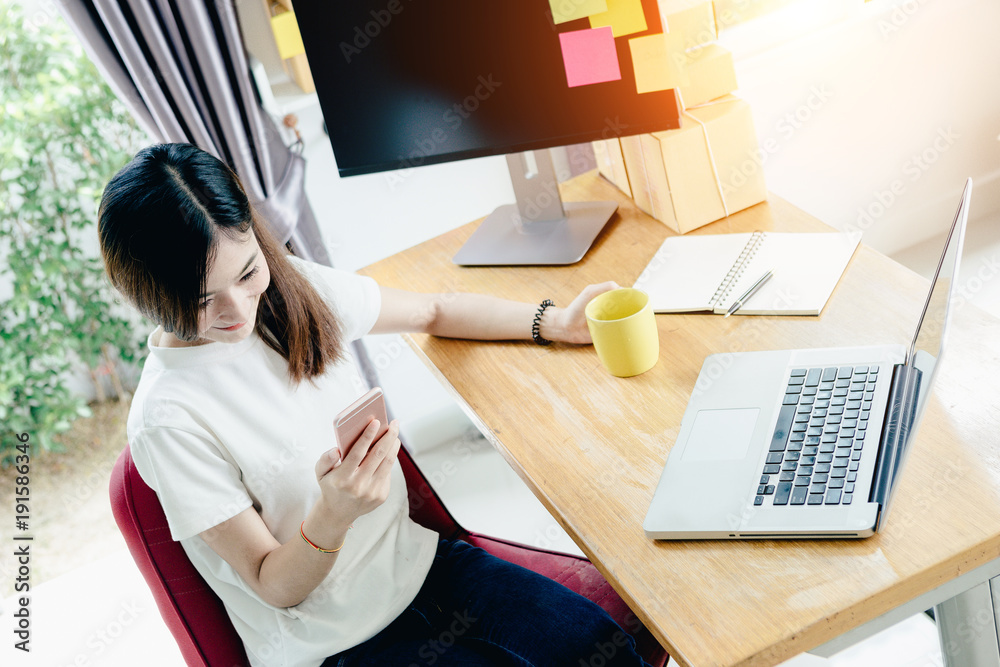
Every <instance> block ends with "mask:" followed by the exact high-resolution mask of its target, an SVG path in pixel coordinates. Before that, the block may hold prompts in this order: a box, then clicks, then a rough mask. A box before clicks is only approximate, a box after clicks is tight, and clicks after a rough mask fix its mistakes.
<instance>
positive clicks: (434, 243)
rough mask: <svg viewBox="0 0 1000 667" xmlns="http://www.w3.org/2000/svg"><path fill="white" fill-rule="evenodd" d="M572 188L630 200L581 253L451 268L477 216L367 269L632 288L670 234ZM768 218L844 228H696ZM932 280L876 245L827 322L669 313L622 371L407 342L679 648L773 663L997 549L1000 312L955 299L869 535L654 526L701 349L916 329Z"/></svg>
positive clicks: (451, 284) (578, 358)
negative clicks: (662, 531) (937, 364)
mask: <svg viewBox="0 0 1000 667" xmlns="http://www.w3.org/2000/svg"><path fill="white" fill-rule="evenodd" d="M563 196H564V200H566V201H572V200H587V199H613V200H616V201H618V202H619V210H618V213H617V214H616V215H615V216H614V217H613V218H612V220H611V222H610V223H609V224H608V226H607V227H606V228H605V230H604V231H603V232H602V234H601V236H600V237H599V238H598V240H597V242H596V244H595V245H594V247H593V248H592V249H591V250H590V252H589V253H588V254H587V256H586V257H585V258H584V259H583V260H582V261H581V262H579V263H577V264H574V265H571V266H566V267H521V268H508V267H502V268H492V267H490V268H484V267H474V268H468V267H459V266H455V265H454V264H452V263H451V257H452V256H453V255H454V254H455V252H456V251H457V250H458V248H459V247H460V246H461V245H462V243H463V242H464V241H465V239H466V238H468V236H469V235H470V234H471V232H472V231H473V229H474V228H475V225H476V223H470V224H469V225H466V226H464V227H461V228H459V229H456V230H454V231H452V232H449V233H446V234H443V235H441V236H439V237H437V238H434V239H431V240H430V241H427V242H425V243H423V244H421V245H419V246H416V247H414V248H411V249H409V250H406V251H404V252H401V253H399V254H397V255H394V256H392V257H390V258H387V259H385V260H382V261H380V262H378V263H376V264H373V265H371V266H369V267H366V268H365V269H364V270H362V271H361V273H364V274H367V275H370V276H373V277H375V278H376V279H377V280H378V281H379V282H380V283H381V284H384V285H387V286H391V287H398V288H402V289H409V290H415V291H429V292H447V291H470V292H483V293H489V294H494V295H497V296H501V297H506V298H511V299H519V300H524V301H529V302H535V303H537V302H540V301H541V300H542V299H545V298H551V299H553V300H554V301H555V302H556V303H557V304H560V305H565V304H567V303H569V301H570V300H571V299H572V298H573V297H574V296H575V295H576V294H577V293H578V292H579V291H580V290H581V289H582V288H583V287H584V286H586V285H587V284H589V283H595V282H602V281H605V280H615V281H617V282H618V283H619V284H621V285H623V286H628V285H631V284H632V283H633V282H634V281H635V279H636V278H637V277H638V275H639V274H640V273H641V271H642V269H643V268H644V267H645V266H646V264H647V263H648V262H649V261H650V260H651V258H652V257H653V255H654V253H655V251H656V250H657V248H658V247H659V245H660V243H661V242H662V241H663V239H665V238H666V237H667V236H668V235H672V234H673V232H671V231H670V230H668V229H667V228H666V227H665V226H664V225H662V224H661V223H659V222H657V221H656V220H653V219H652V218H650V217H648V216H646V215H645V214H643V213H642V212H640V211H638V210H637V209H636V208H635V207H634V205H633V204H632V202H631V200H630V199H628V198H626V197H625V196H624V195H622V194H621V193H620V192H619V191H618V190H617V189H615V188H614V187H613V186H611V185H610V184H609V183H607V182H606V181H605V180H603V179H602V178H601V177H599V176H597V175H596V172H591V173H588V174H584V175H583V176H580V177H577V178H576V179H573V180H572V181H570V182H568V183H567V184H564V186H563ZM957 201H958V193H957V191H956V203H957ZM942 224H943V222H942ZM757 229H761V230H774V231H803V232H810V231H829V230H830V229H829V228H828V227H827V226H826V225H824V224H823V223H821V222H819V221H818V220H816V219H814V218H812V217H810V216H809V215H807V214H805V213H804V212H802V211H800V210H799V209H797V208H795V207H794V206H792V205H790V204H788V203H787V202H785V201H783V200H781V199H779V198H777V197H773V196H772V197H771V198H770V200H769V201H768V202H765V203H762V204H759V205H757V206H754V207H752V208H750V209H747V210H745V211H742V212H740V213H737V214H734V215H732V216H730V217H729V218H726V219H724V220H721V221H719V222H716V223H714V224H712V225H709V226H707V227H703V228H701V229H699V230H697V231H695V232H692V234H718V233H727V232H747V231H753V230H757ZM972 268H973V269H974V267H972ZM966 275H972V273H967V274H966ZM927 286H928V282H927V280H925V279H924V278H922V277H920V276H918V275H917V274H915V273H913V272H911V271H910V270H908V269H906V268H904V267H903V266H901V265H899V264H897V263H896V262H894V261H892V260H890V259H889V258H887V257H885V256H883V255H881V254H879V253H878V252H876V251H874V250H872V249H871V248H869V247H867V246H865V245H864V244H862V246H861V247H860V248H859V249H858V252H857V253H856V254H855V256H854V258H853V260H852V261H851V264H850V265H849V267H848V269H847V271H846V273H845V275H844V277H843V278H842V280H841V281H840V283H839V285H838V287H837V289H836V291H835V292H834V294H833V296H832V297H831V299H830V301H829V303H828V304H827V306H826V308H825V309H824V311H823V313H822V315H821V316H820V317H788V316H782V317H756V316H746V317H738V316H737V317H731V318H727V319H723V318H722V317H721V316H718V315H708V314H697V315H693V314H692V315H657V316H656V320H657V326H658V329H659V335H660V359H659V361H658V363H657V365H656V366H655V367H654V368H653V369H652V370H650V371H648V372H646V373H644V374H642V375H640V376H637V377H633V378H626V379H622V378H615V377H612V376H611V375H609V374H608V373H607V372H605V370H604V368H603V367H602V366H601V364H600V362H599V361H598V359H597V356H596V354H595V352H594V350H593V348H592V347H590V346H583V347H573V346H568V345H558V344H556V345H552V346H549V347H540V346H537V345H534V344H533V343H530V342H500V343H479V342H470V341H460V340H447V339H441V338H434V337H431V336H426V335H409V336H407V337H406V338H407V340H408V342H409V343H410V345H411V346H412V347H413V348H414V349H415V350H416V352H417V353H418V355H420V356H421V357H422V358H423V360H424V361H425V362H426V363H427V364H428V365H429V367H430V368H431V369H432V370H433V371H434V372H435V373H436V375H437V376H438V378H439V379H440V380H441V382H442V383H443V384H444V385H445V386H447V387H448V388H450V390H451V392H452V393H453V394H454V396H455V397H456V398H457V400H458V401H459V403H460V404H461V405H462V407H463V409H465V411H466V412H467V413H468V414H469V415H470V417H471V418H472V419H473V420H474V421H475V423H476V424H477V425H478V426H479V427H480V428H481V429H482V430H483V432H484V433H485V434H486V436H487V437H488V438H489V439H490V440H491V441H492V442H493V444H494V446H495V447H496V448H497V449H498V450H499V451H500V453H501V454H502V455H503V456H504V458H505V459H506V460H507V461H508V463H509V464H510V465H511V466H512V467H513V468H514V469H515V470H516V471H517V472H518V474H519V475H520V476H521V477H522V479H523V480H524V481H525V483H526V484H527V485H528V486H529V487H530V488H531V489H532V491H533V492H534V493H535V495H536V496H537V497H538V498H539V499H540V500H541V501H542V502H543V503H544V505H545V507H546V508H547V509H548V510H549V512H551V513H552V515H553V516H554V517H555V518H556V519H557V520H558V521H559V523H560V524H561V525H562V526H563V528H565V529H566V531H567V532H568V533H569V534H570V536H571V537H572V538H573V539H574V540H575V541H576V543H577V544H578V545H579V546H580V548H581V549H582V550H583V551H584V553H586V554H587V556H588V557H589V558H590V559H591V560H592V561H593V562H594V563H595V565H596V566H597V567H598V568H599V569H600V571H601V572H602V573H603V574H604V575H605V576H606V577H607V578H608V580H609V581H610V582H611V583H612V585H613V586H614V587H615V589H616V590H617V591H618V592H619V593H620V594H621V595H622V597H623V598H624V599H625V600H626V601H627V602H628V603H629V605H630V606H631V607H632V609H633V610H634V611H635V612H636V614H637V615H638V616H639V618H641V619H642V621H643V622H644V623H646V625H647V626H648V627H649V628H650V629H651V630H652V632H653V633H654V635H655V636H656V637H657V638H658V639H659V640H660V642H661V643H662V644H663V645H664V646H665V647H666V648H667V650H668V651H669V652H670V654H671V655H672V656H673V658H674V659H675V660H676V661H677V662H678V663H680V664H682V665H696V666H698V667H702V666H705V665H772V664H776V663H779V662H781V661H783V660H785V659H788V658H790V657H792V656H794V655H796V654H798V653H801V652H802V651H805V650H807V649H810V648H812V647H815V646H817V645H819V644H821V643H823V642H825V641H828V640H830V639H832V638H834V637H836V636H838V635H840V634H842V633H843V632H845V631H847V630H849V629H851V628H853V627H855V626H858V625H860V624H862V623H864V622H866V621H868V620H871V619H873V618H875V617H877V616H878V615H880V614H882V613H884V612H886V611H888V610H890V609H892V608H894V607H896V606H897V605H899V604H901V603H903V602H905V601H907V600H910V599H912V598H914V597H916V596H917V595H919V594H921V593H924V592H926V591H928V590H930V589H933V588H935V587H936V586H938V585H940V584H942V583H944V582H946V581H949V580H951V579H953V578H955V577H956V576H958V575H960V574H962V573H964V572H967V571H969V570H971V569H973V568H974V567H976V566H978V565H982V564H984V563H987V562H989V561H991V560H993V559H995V558H997V557H998V556H1000V447H998V446H997V442H998V440H1000V438H998V435H997V434H998V433H1000V409H998V407H997V399H998V397H1000V378H998V370H1000V364H998V354H1000V321H998V320H997V319H996V318H994V317H992V316H990V315H988V314H986V313H984V312H983V311H981V310H980V309H978V308H976V307H975V306H973V305H971V304H968V303H965V302H964V301H963V300H962V299H959V301H958V303H956V304H955V307H954V321H953V327H952V330H951V333H950V339H949V343H948V349H947V353H946V354H945V355H944V358H943V362H942V366H941V369H940V372H939V374H938V378H937V384H936V388H935V391H934V395H933V396H932V398H931V401H930V403H929V406H928V409H927V413H926V415H925V419H924V422H923V423H922V425H921V426H920V430H919V432H918V435H917V439H916V442H915V445H914V447H913V449H912V451H911V454H910V456H909V458H908V460H907V462H906V465H905V467H904V468H903V472H902V478H901V481H900V483H899V487H898V489H897V491H896V496H895V499H894V502H893V506H892V511H891V513H890V515H889V518H888V522H887V525H886V526H885V528H884V529H883V531H882V532H881V533H879V534H877V535H875V536H874V537H871V538H869V539H865V540H809V541H776V540H769V541H684V542H657V541H654V540H650V539H648V538H646V537H645V535H644V534H643V531H642V521H643V518H644V517H645V514H646V510H647V508H648V506H649V502H650V499H651V498H652V495H653V491H654V489H655V487H656V483H657V481H658V479H659V476H660V472H661V470H662V469H663V465H664V462H665V461H666V459H667V453H668V452H669V451H670V448H671V446H672V445H673V443H674V440H675V438H676V435H677V431H678V426H679V424H680V422H681V417H682V415H683V413H684V409H685V406H686V404H687V400H688V396H689V395H690V393H691V391H692V389H693V387H694V383H695V379H696V378H697V376H698V372H699V369H700V367H701V364H702V361H703V360H704V357H705V356H706V355H708V354H711V353H715V352H725V351H733V352H736V351H742V350H755V349H785V348H799V347H825V346H836V345H848V344H851V345H855V344H857V345H867V344H882V343H903V344H908V343H909V339H910V336H911V335H912V331H913V329H914V327H915V324H916V319H917V317H918V315H919V311H920V308H921V306H922V304H923V299H924V296H925V294H926V289H927Z"/></svg>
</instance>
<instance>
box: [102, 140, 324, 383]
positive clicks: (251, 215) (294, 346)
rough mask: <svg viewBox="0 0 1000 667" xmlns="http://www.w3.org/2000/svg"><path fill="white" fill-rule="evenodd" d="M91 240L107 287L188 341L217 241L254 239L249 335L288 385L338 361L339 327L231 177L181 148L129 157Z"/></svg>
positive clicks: (107, 193)
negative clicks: (259, 258) (255, 289)
mask: <svg viewBox="0 0 1000 667" xmlns="http://www.w3.org/2000/svg"><path fill="white" fill-rule="evenodd" d="M97 217H98V234H99V236H100V242H101V253H102V255H103V257H104V265H105V268H106V269H107V272H108V276H110V278H111V282H112V284H113V285H114V286H115V287H116V288H117V289H118V290H119V291H120V292H121V293H122V294H123V295H124V296H125V298H126V299H128V300H129V301H130V302H131V303H132V304H133V305H134V306H135V307H136V308H138V310H139V311H140V312H141V313H142V314H143V315H145V316H146V317H148V318H149V319H151V320H153V321H154V322H157V323H159V324H162V325H163V326H164V329H166V330H167V331H172V332H173V333H174V335H176V336H177V337H178V338H181V339H183V340H194V339H196V338H197V335H198V313H199V302H200V301H201V295H202V294H203V293H204V292H205V281H206V276H207V274H208V267H209V266H210V265H211V263H212V261H213V260H214V257H215V254H216V250H217V246H218V240H219V234H220V233H221V234H225V235H226V236H227V237H229V238H232V239H238V238H240V237H241V236H243V235H244V234H246V233H247V232H248V231H251V230H252V231H253V232H254V234H255V235H256V237H257V242H258V243H259V245H260V249H261V252H262V253H263V255H264V259H265V260H266V261H267V265H268V269H269V270H270V273H271V282H270V285H269V286H268V288H267V290H266V291H265V292H264V293H263V294H262V295H261V299H260V305H259V307H258V313H257V322H256V325H255V326H256V330H257V333H258V334H260V336H261V338H263V339H264V341H265V342H266V343H267V344H268V346H270V347H271V348H272V349H274V350H275V351H276V352H277V353H278V354H280V355H281V356H282V357H284V358H285V360H287V361H288V371H289V375H290V376H291V377H292V379H293V380H294V381H296V382H298V381H300V380H301V379H302V378H313V377H316V376H318V375H321V374H322V373H323V372H324V370H325V369H327V367H328V364H332V363H336V362H337V361H338V360H339V359H340V358H341V355H342V353H343V346H342V342H341V330H340V324H339V323H338V321H337V319H336V318H335V317H334V315H333V312H332V311H331V310H330V308H329V307H328V306H327V304H326V303H325V302H324V301H323V300H322V298H321V297H320V296H319V294H318V293H317V292H316V290H315V289H313V287H312V285H310V284H309V282H308V281H306V279H305V278H304V277H303V276H302V275H301V274H300V273H299V272H298V271H297V270H296V269H295V267H294V266H292V264H291V263H290V262H289V261H288V258H287V257H286V255H285V251H284V248H282V247H281V246H280V245H279V244H278V243H277V242H276V241H275V239H274V238H273V237H272V236H271V234H270V233H269V232H268V230H267V225H266V223H264V224H262V223H261V222H260V220H259V217H258V216H257V214H256V213H255V211H254V209H253V207H252V206H251V205H250V200H249V199H248V198H247V195H246V192H245V191H244V190H243V186H242V185H241V184H240V181H239V178H238V177H237V176H236V174H235V172H233V170H232V169H230V168H229V167H228V166H227V165H226V164H225V163H224V162H222V161H221V160H219V159H218V158H216V157H214V156H212V155H211V154H209V153H206V152H205V151H203V150H201V149H199V148H197V147H195V146H192V145H191V144H158V145H155V146H149V147H147V148H144V149H142V150H141V151H139V152H138V153H136V155H135V157H134V158H132V160H131V161H130V162H129V163H128V164H127V165H125V167H123V168H122V169H121V171H119V172H118V173H117V174H115V176H114V177H113V178H112V179H111V180H110V181H109V182H108V185H107V187H105V189H104V195H103V197H102V198H101V206H100V209H99V210H98V214H97Z"/></svg>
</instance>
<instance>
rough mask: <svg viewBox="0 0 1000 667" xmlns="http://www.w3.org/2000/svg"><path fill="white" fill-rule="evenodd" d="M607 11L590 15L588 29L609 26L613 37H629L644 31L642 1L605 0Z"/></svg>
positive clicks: (644, 20) (644, 18) (644, 22)
mask: <svg viewBox="0 0 1000 667" xmlns="http://www.w3.org/2000/svg"><path fill="white" fill-rule="evenodd" d="M607 3H608V11H606V12H603V13H601V14H592V15H591V17H590V27H591V28H600V27H603V26H607V25H609V26H611V32H612V34H614V36H615V37H621V36H622V35H631V34H632V33H636V32H642V31H643V30H645V29H646V16H645V15H644V14H643V13H642V0H607Z"/></svg>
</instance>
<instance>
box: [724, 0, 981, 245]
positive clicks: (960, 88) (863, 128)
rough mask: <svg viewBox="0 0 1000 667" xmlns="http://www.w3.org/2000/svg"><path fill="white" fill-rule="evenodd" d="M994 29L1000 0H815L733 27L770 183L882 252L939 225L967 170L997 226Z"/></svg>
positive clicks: (975, 210) (976, 204) (976, 214)
mask: <svg viewBox="0 0 1000 667" xmlns="http://www.w3.org/2000/svg"><path fill="white" fill-rule="evenodd" d="M804 8H805V9H807V10H808V11H807V12H804V11H803V9H804ZM819 16H825V17H826V18H827V19H835V20H833V21H832V22H831V21H827V25H826V26H825V27H817V26H816V25H815V24H816V23H822V21H818V20H817V17H819ZM810 23H813V24H814V25H813V27H812V28H806V29H802V28H801V27H799V28H790V26H803V25H809V24H810ZM998 26H1000V3H997V2H996V1H995V0H923V1H918V0H906V1H902V0H897V1H889V0H875V1H874V2H870V3H867V4H864V3H861V2H860V0H855V1H847V2H844V1H841V2H836V3H833V2H824V1H823V0H806V1H805V2H799V3H797V4H796V5H793V6H792V7H790V8H789V9H787V10H782V11H780V12H777V13H776V14H774V15H772V16H769V17H765V18H762V19H759V20H757V21H753V22H749V23H747V24H745V25H744V26H737V27H735V28H733V29H732V30H730V31H724V32H723V33H722V36H721V38H720V42H721V43H722V44H723V45H725V46H727V47H728V48H730V49H731V50H733V52H734V56H735V59H736V67H737V81H738V82H739V85H740V88H739V91H738V92H737V94H738V95H740V96H741V97H743V98H745V99H747V100H748V101H749V102H750V103H751V105H752V108H753V112H754V117H755V122H756V126H757V132H758V139H759V140H760V143H761V145H762V146H766V147H768V149H769V154H768V155H767V156H766V160H765V161H764V169H765V176H766V178H767V183H768V187H769V188H770V190H771V191H772V192H775V193H776V194H778V195H780V196H782V197H784V198H786V199H788V200H790V201H791V202H793V203H794V204H796V205H798V206H799V207H801V208H803V209H805V210H806V211H808V212H809V213H811V214H813V215H815V216H816V217H818V218H820V219H822V220H823V221H825V222H827V223H828V224H830V225H833V226H835V227H838V228H840V229H848V228H851V227H855V228H860V229H863V230H864V231H865V236H864V241H865V242H866V243H868V244H870V245H872V246H874V247H876V248H877V249H879V250H881V251H882V252H885V253H895V252H897V251H898V250H900V249H902V248H906V247H908V246H911V245H914V244H917V243H919V242H920V241H923V240H925V239H927V238H929V237H932V236H935V235H937V234H939V233H940V232H942V231H943V230H944V229H945V227H946V225H947V224H949V223H950V222H951V219H952V216H953V214H954V211H955V208H956V206H957V204H958V199H959V195H960V193H961V190H962V186H963V184H964V180H965V178H966V177H967V176H972V177H973V179H974V180H975V182H976V186H975V190H974V194H973V199H972V201H973V206H972V216H971V218H972V219H973V222H972V223H970V224H977V221H984V220H993V221H995V220H996V219H997V218H998V212H1000V142H998V141H997V135H998V134H1000V85H998V83H1000V40H998V39H997V37H996V31H997V28H998ZM789 34H798V35H799V36H798V37H796V38H793V39H791V40H789V41H785V40H788V35H789ZM779 40H781V41H784V43H781V44H775V42H777V41H779ZM767 45H770V48H766V46H767ZM979 224H983V223H982V222H980V223H979Z"/></svg>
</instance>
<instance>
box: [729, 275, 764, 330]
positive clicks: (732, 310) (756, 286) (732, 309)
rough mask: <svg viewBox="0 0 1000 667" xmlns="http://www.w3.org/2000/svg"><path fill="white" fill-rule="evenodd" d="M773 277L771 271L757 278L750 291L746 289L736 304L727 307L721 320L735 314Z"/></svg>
mask: <svg viewBox="0 0 1000 667" xmlns="http://www.w3.org/2000/svg"><path fill="white" fill-rule="evenodd" d="M773 275H774V271H773V270H771V271H768V272H767V273H765V274H764V275H762V276H761V277H760V278H758V279H757V282H755V283H754V284H753V285H751V286H750V289H748V290H747V291H746V292H744V293H743V296H741V297H740V298H738V299H736V303H734V304H733V305H731V306H729V310H728V311H727V312H726V314H725V315H724V316H723V319H725V318H726V317H729V316H730V315H732V314H733V313H735V312H736V311H737V310H739V309H740V306H742V305H743V302H744V301H746V300H747V299H749V298H750V297H752V296H753V295H754V294H756V293H757V290H759V289H760V288H761V286H762V285H763V284H764V283H766V282H767V281H768V280H770V279H771V276H773Z"/></svg>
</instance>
